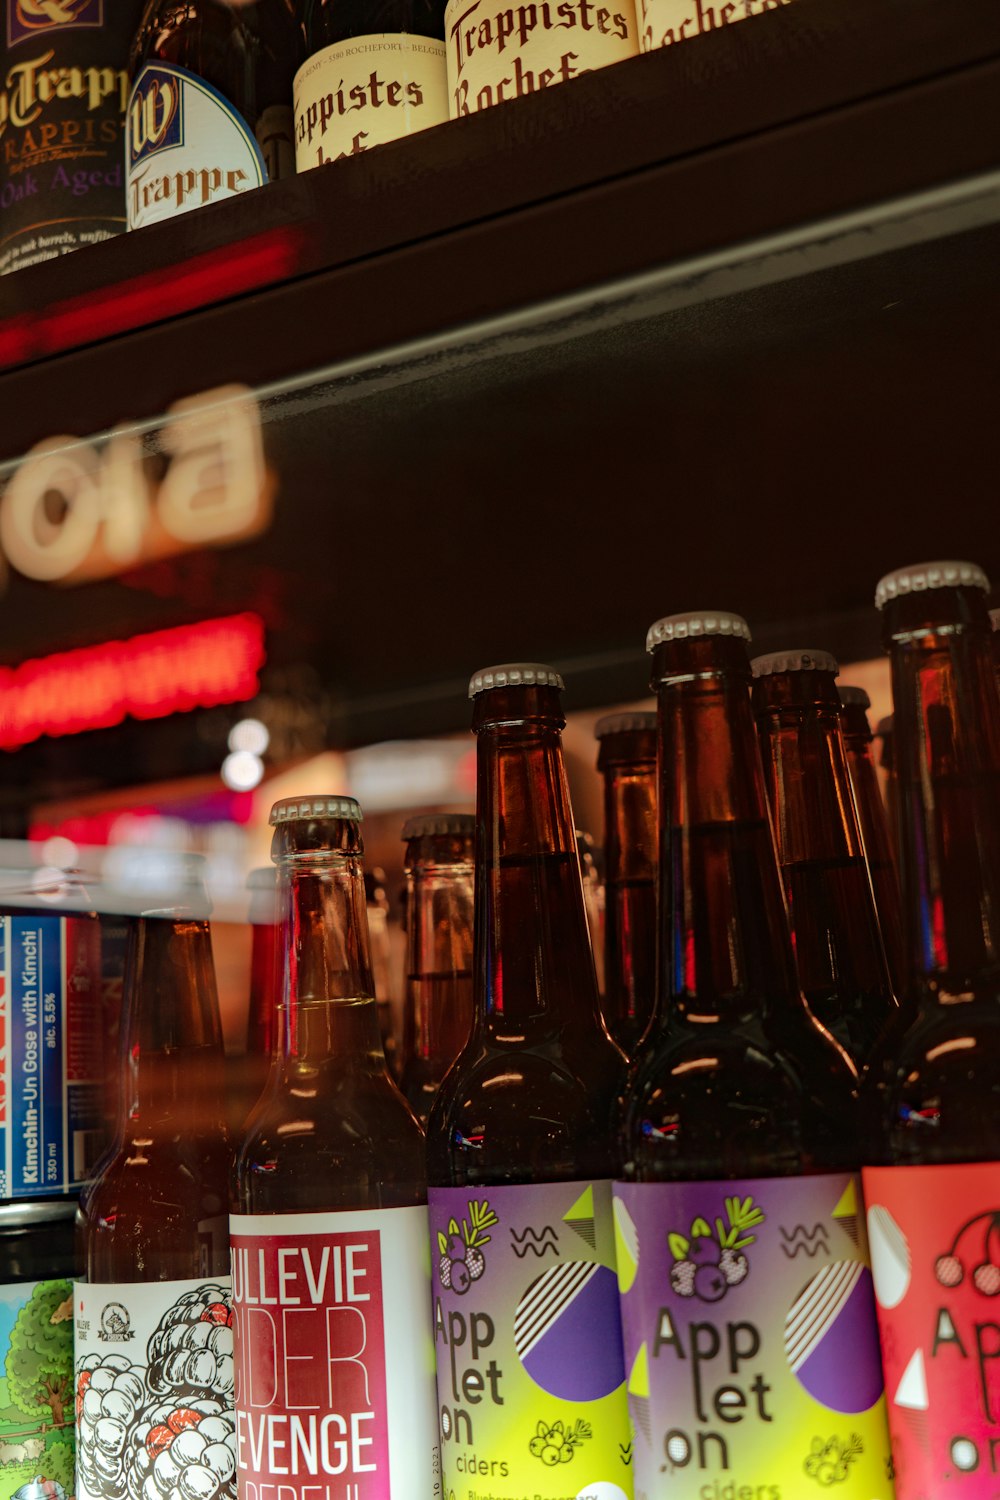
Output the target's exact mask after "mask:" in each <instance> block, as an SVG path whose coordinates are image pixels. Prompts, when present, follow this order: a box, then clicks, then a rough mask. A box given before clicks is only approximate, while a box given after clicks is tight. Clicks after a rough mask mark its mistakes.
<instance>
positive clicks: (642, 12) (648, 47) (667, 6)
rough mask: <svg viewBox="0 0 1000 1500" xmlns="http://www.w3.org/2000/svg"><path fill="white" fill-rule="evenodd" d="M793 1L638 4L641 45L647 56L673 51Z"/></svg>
mask: <svg viewBox="0 0 1000 1500" xmlns="http://www.w3.org/2000/svg"><path fill="white" fill-rule="evenodd" d="M791 3H792V0H636V5H637V10H638V16H639V41H640V43H641V46H642V50H643V52H655V50H656V48H657V47H672V46H673V45H674V43H675V42H686V41H688V40H689V39H690V38H691V37H693V36H701V35H703V33H704V32H706V31H718V29H719V27H720V26H729V25H731V24H732V22H733V21H746V20H747V19H748V18H749V17H750V16H762V15H763V14H764V12H765V11H767V10H778V9H779V7H781V6H782V5H791Z"/></svg>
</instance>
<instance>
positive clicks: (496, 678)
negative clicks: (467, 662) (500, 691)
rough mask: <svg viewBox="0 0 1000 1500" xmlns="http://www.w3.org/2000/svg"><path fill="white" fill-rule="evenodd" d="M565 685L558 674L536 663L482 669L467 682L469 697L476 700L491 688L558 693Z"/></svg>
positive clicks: (527, 662)
mask: <svg viewBox="0 0 1000 1500" xmlns="http://www.w3.org/2000/svg"><path fill="white" fill-rule="evenodd" d="M565 686H566V684H565V683H564V682H563V680H562V678H561V677H560V676H559V673H558V672H553V670H552V668H551V667H546V666H543V665H542V663H541V662H537V661H508V662H504V663H503V664H502V665H501V666H499V667H483V668H482V670H481V671H479V672H474V673H473V675H472V678H471V680H470V682H469V697H470V698H477V697H478V696H479V694H480V693H488V692H489V691H490V689H491V688H505V687H554V688H558V689H559V691H560V692H562V691H563V689H564V688H565Z"/></svg>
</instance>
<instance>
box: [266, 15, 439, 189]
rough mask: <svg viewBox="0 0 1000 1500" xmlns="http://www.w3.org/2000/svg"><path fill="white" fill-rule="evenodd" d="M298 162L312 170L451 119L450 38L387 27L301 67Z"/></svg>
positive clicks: (298, 79) (297, 89) (335, 47)
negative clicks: (445, 40)
mask: <svg viewBox="0 0 1000 1500" xmlns="http://www.w3.org/2000/svg"><path fill="white" fill-rule="evenodd" d="M294 109H295V165H296V168H297V170H298V171H300V172H304V171H305V170H306V168H307V167H319V166H322V165H323V164H324V162H328V161H338V160H340V159H341V158H342V157H345V156H357V155H358V153H359V152H361V151H368V150H370V149H371V147H372V146H381V145H383V144H384V143H385V142H386V141H394V140H396V139H398V137H399V136H402V135H411V134H412V133H413V132H414V131H415V130H426V129H427V128H428V127H429V126H431V125H440V124H442V123H443V122H444V121H445V120H447V119H448V71H447V67H446V64H445V56H444V43H443V42H439V41H435V40H434V38H433V37H426V36H411V35H408V34H404V33H392V32H384V33H381V34H379V35H376V36H356V37H351V38H350V40H348V41H344V42H337V43H335V44H334V45H333V46H331V47H324V48H323V50H322V51H321V52H317V53H315V55H314V56H313V57H310V58H309V60H308V62H305V63H303V65H302V67H301V68H300V69H299V71H298V72H297V73H296V75H295V85H294Z"/></svg>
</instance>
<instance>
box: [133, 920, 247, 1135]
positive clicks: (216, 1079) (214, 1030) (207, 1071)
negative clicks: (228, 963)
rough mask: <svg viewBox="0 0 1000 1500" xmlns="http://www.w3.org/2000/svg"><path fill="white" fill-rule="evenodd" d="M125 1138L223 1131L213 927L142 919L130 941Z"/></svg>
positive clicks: (192, 923)
mask: <svg viewBox="0 0 1000 1500" xmlns="http://www.w3.org/2000/svg"><path fill="white" fill-rule="evenodd" d="M125 996H126V999H125V1024H124V1027H123V1029H122V1053H121V1056H122V1068H121V1077H122V1111H121V1115H120V1119H119V1128H120V1133H121V1134H123V1135H124V1136H125V1137H126V1138H128V1139H131V1138H133V1137H134V1136H135V1135H136V1133H137V1131H139V1132H140V1133H141V1131H142V1129H143V1128H144V1127H149V1128H151V1129H152V1128H155V1127H161V1128H162V1127H167V1128H172V1127H178V1128H182V1129H183V1130H184V1131H185V1133H187V1134H189V1135H192V1136H195V1135H200V1134H205V1133H209V1134H215V1133H217V1132H223V1133H224V1131H225V1125H224V1123H223V1053H222V1026H221V1022H220V1019H219V1002H218V996H217V993H216V985H215V969H214V965H213V963H212V942H211V937H210V934H209V926H208V922H207V921H204V920H201V919H195V918H182V919H175V918H170V917H166V916H164V917H140V918H138V919H136V921H135V922H134V924H133V926H132V930H131V932H130V935H129V945H128V951H127V956H126V966H125Z"/></svg>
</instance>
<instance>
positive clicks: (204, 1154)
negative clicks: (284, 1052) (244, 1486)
mask: <svg viewBox="0 0 1000 1500" xmlns="http://www.w3.org/2000/svg"><path fill="white" fill-rule="evenodd" d="M188 896H189V899H188V904H187V905H186V906H185V907H184V908H180V907H177V908H174V909H173V910H171V911H163V912H149V913H147V914H145V915H143V916H141V917H138V918H136V919H135V921H134V922H133V925H132V930H131V934H130V938H129V948H128V955H127V960H126V972H125V997H126V998H125V1015H124V1018H123V1022H122V1034H121V1041H122V1050H121V1076H120V1089H121V1092H120V1095H119V1101H120V1102H119V1111H118V1120H117V1126H116V1130H115V1135H114V1139H113V1141H112V1143H111V1145H110V1147H109V1149H108V1152H107V1153H106V1155H105V1156H104V1158H103V1160H102V1162H101V1164H100V1166H99V1167H98V1170H97V1173H96V1176H95V1178H94V1181H93V1182H92V1183H91V1184H90V1185H89V1186H88V1187H87V1188H85V1189H84V1192H83V1194H82V1196H81V1199H80V1207H79V1212H78V1216H77V1266H78V1271H79V1274H80V1277H81V1280H80V1282H79V1284H78V1285H77V1287H76V1298H75V1306H76V1322H75V1334H76V1338H75V1345H76V1357H75V1370H76V1377H75V1398H76V1414H77V1416H76V1448H77V1489H76V1494H77V1497H78V1500H91V1497H93V1500H98V1497H102V1500H103V1497H106V1496H107V1495H108V1494H114V1495H118V1496H128V1497H129V1500H138V1497H139V1496H143V1497H145V1500H156V1497H157V1496H162V1497H163V1500H173V1497H174V1496H176V1495H178V1494H180V1495H188V1494H197V1495H203V1496H205V1497H206V1500H215V1497H232V1496H235V1494H236V1477H235V1476H236V1422H235V1417H234V1415H233V1409H232V1403H233V1357H232V1348H233V1344H232V1326H231V1324H232V1316H231V1310H230V1280H229V1246H228V1236H227V1222H226V1179H227V1173H228V1170H229V1158H230V1152H229V1139H228V1135H227V1130H226V1122H225V1117H224V1091H223V1053H222V1029H221V1025H220V1022H219V1007H218V1000H217V998H216V989H215V972H214V969H213V964H212V948H211V938H210V935H209V927H208V920H207V913H206V904H205V902H204V898H203V896H202V895H201V894H200V893H199V891H198V890H197V889H196V888H192V889H191V890H190V892H189V893H188Z"/></svg>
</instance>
